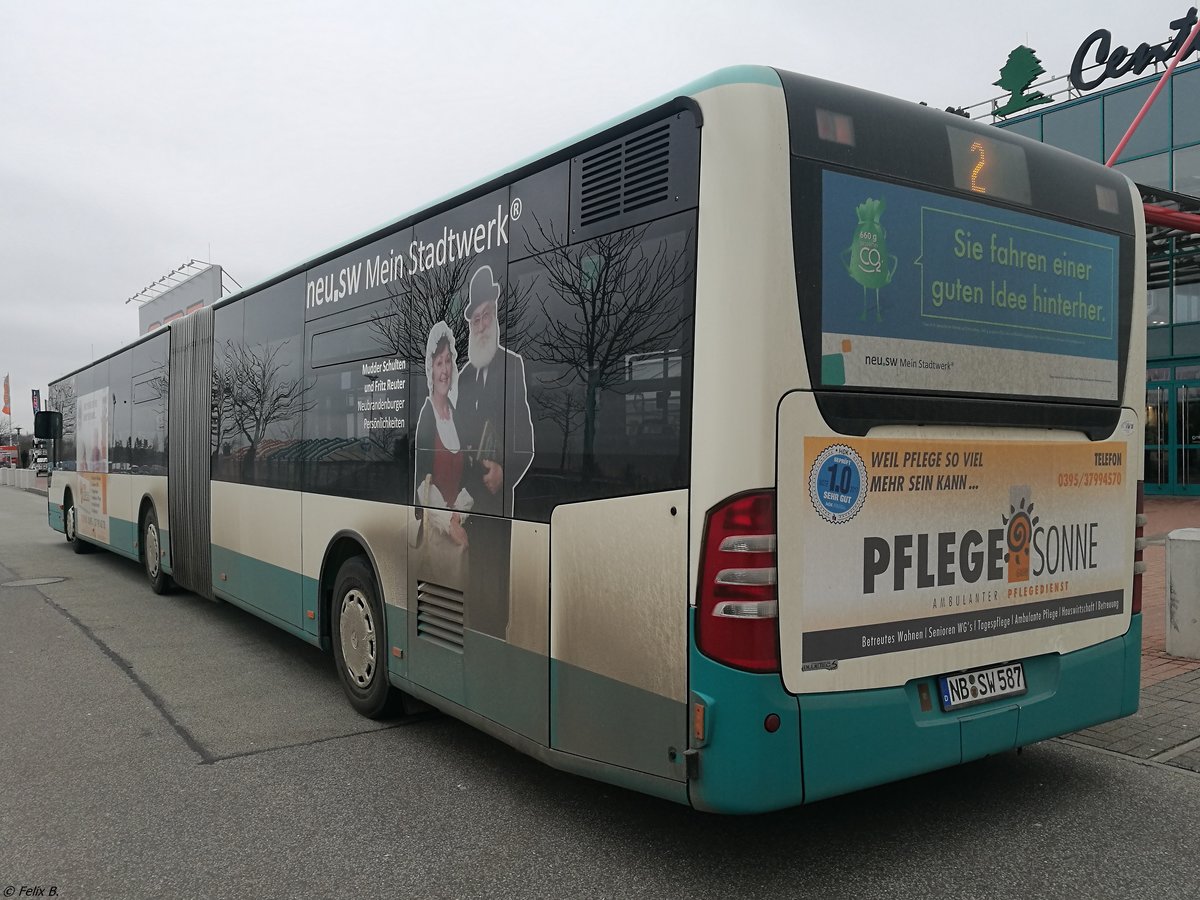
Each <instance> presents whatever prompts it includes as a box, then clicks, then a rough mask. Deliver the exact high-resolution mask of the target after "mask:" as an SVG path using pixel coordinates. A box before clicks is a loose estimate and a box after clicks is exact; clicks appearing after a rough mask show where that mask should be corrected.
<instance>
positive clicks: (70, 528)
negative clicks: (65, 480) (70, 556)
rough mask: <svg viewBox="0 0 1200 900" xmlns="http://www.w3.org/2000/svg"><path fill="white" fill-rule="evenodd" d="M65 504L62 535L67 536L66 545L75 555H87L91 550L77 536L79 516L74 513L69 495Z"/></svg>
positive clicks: (73, 505)
mask: <svg viewBox="0 0 1200 900" xmlns="http://www.w3.org/2000/svg"><path fill="white" fill-rule="evenodd" d="M66 503H67V507H66V509H65V510H63V533H64V534H66V536H67V543H68V544H70V545H71V549H72V550H74V551H75V552H76V553H87V552H88V551H89V550H91V549H92V548H91V546H89V544H88V542H87V541H85V540H84V539H83V538H81V537H80V536H79V515H78V513H76V512H75V503H74V501H73V500H72V499H71V496H70V495H69V494H68V495H67V500H66Z"/></svg>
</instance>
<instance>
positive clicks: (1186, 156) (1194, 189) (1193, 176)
mask: <svg viewBox="0 0 1200 900" xmlns="http://www.w3.org/2000/svg"><path fill="white" fill-rule="evenodd" d="M1197 87H1198V88H1200V85H1197ZM1174 190H1176V191H1178V192H1179V193H1181V194H1187V195H1189V196H1191V197H1200V146H1196V147H1187V148H1185V149H1183V150H1176V151H1175V178H1174Z"/></svg>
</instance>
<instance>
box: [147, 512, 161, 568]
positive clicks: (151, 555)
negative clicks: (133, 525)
mask: <svg viewBox="0 0 1200 900" xmlns="http://www.w3.org/2000/svg"><path fill="white" fill-rule="evenodd" d="M160 553H161V550H160V549H159V546H158V529H157V528H156V527H155V526H153V525H147V526H146V571H147V572H149V573H150V577H151V578H157V577H158V558H159V555H160Z"/></svg>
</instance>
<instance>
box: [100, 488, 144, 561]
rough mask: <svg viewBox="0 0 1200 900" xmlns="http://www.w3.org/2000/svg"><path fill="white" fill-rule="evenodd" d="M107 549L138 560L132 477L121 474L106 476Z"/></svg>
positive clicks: (135, 507) (135, 509)
mask: <svg viewBox="0 0 1200 900" xmlns="http://www.w3.org/2000/svg"><path fill="white" fill-rule="evenodd" d="M107 490H108V548H109V549H110V550H112V551H114V552H116V553H120V554H121V555H122V556H128V557H129V558H131V559H137V558H138V533H137V532H138V523H137V505H136V501H135V499H134V497H133V477H132V476H131V475H126V474H123V473H114V474H110V475H109V476H108V485H107Z"/></svg>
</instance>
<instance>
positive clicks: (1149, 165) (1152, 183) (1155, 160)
mask: <svg viewBox="0 0 1200 900" xmlns="http://www.w3.org/2000/svg"><path fill="white" fill-rule="evenodd" d="M1170 156H1171V154H1169V153H1160V154H1158V155H1157V156H1147V157H1145V158H1143V159H1134V160H1130V161H1129V162H1123V163H1117V165H1116V169H1117V170H1118V171H1119V172H1122V173H1124V174H1125V175H1127V176H1129V178H1130V180H1132V181H1134V182H1135V183H1137V184H1144V185H1146V186H1147V187H1157V188H1164V189H1166V190H1168V191H1169V190H1170V189H1171V160H1170Z"/></svg>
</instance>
